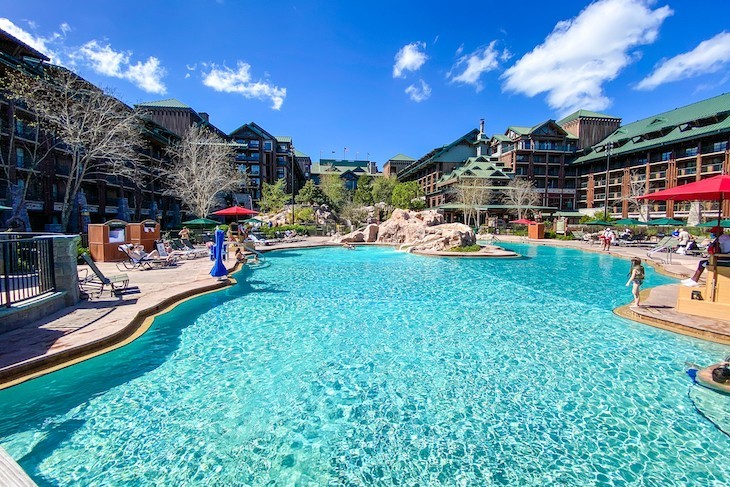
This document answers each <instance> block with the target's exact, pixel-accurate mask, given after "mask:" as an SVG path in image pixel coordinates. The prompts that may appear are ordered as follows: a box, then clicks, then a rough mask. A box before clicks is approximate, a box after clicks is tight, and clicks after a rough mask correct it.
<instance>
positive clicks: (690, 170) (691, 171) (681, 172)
mask: <svg viewBox="0 0 730 487" xmlns="http://www.w3.org/2000/svg"><path fill="white" fill-rule="evenodd" d="M695 174H697V168H696V167H685V168H682V169H678V170H677V176H678V177H683V176H694V175H695Z"/></svg>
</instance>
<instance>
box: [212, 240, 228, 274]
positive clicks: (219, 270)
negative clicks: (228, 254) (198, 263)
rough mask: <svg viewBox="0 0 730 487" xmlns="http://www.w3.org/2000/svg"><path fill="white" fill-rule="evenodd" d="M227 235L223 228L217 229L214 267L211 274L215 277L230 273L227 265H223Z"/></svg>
mask: <svg viewBox="0 0 730 487" xmlns="http://www.w3.org/2000/svg"><path fill="white" fill-rule="evenodd" d="M225 238H226V236H225V234H224V233H223V230H216V231H215V246H214V247H213V258H214V259H215V262H214V263H213V268H212V269H211V270H210V275H211V276H213V277H225V276H227V275H228V270H227V269H226V266H224V265H223V242H224V240H225Z"/></svg>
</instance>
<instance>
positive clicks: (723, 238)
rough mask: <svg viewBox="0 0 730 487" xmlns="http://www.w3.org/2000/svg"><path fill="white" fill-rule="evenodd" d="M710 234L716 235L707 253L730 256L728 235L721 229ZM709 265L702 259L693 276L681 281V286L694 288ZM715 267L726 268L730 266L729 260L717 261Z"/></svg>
mask: <svg viewBox="0 0 730 487" xmlns="http://www.w3.org/2000/svg"><path fill="white" fill-rule="evenodd" d="M711 233H712V234H713V235H717V237H716V238H715V239H714V240H713V241H712V243H711V244H710V245H709V246H708V247H707V251H708V253H710V254H730V234H726V233H723V230H722V228H721V227H714V228H713V229H712V230H711ZM709 263H710V261H709V259H702V260H701V261H699V263H698V264H697V270H696V271H695V273H694V275H693V276H692V277H690V278H689V279H685V280H683V281H682V284H684V285H685V286H696V285H697V283H698V282H699V280H700V277H701V276H702V273H703V272H704V271H705V268H706V267H707V266H708V265H709ZM717 265H718V266H721V267H728V266H730V259H717Z"/></svg>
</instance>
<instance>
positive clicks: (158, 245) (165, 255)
mask: <svg viewBox="0 0 730 487" xmlns="http://www.w3.org/2000/svg"><path fill="white" fill-rule="evenodd" d="M155 249H157V255H158V256H159V258H160V259H161V260H163V261H166V262H167V265H176V263H177V261H178V260H180V259H182V258H183V257H184V258H186V259H193V258H195V256H194V255H191V252H183V251H181V250H173V251H172V252H168V251H167V249H166V248H165V244H164V243H163V242H160V241H157V242H155Z"/></svg>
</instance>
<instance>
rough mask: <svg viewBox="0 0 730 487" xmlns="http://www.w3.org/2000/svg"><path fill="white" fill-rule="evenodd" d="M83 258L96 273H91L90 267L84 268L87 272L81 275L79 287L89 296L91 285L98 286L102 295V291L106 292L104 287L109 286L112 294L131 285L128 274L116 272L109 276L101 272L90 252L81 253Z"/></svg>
mask: <svg viewBox="0 0 730 487" xmlns="http://www.w3.org/2000/svg"><path fill="white" fill-rule="evenodd" d="M81 258H82V259H84V262H86V265H88V266H89V269H91V272H93V273H94V275H89V269H82V271H84V272H85V274H84V275H83V276H79V287H80V288H81V290H82V291H84V292H85V293H86V294H88V295H89V296H90V295H91V293H90V292H89V290H88V288H89V287H98V288H99V293H98V294H99V295H101V293H103V292H104V287H105V286H109V295H110V296H111V295H112V294H114V293H117V292H121V291H124V290H125V289H127V286H128V285H129V277H128V276H127V275H126V274H115V275H113V276H109V277H107V276H105V275H104V274H103V273H102V272H101V270H99V268H98V267H97V266H96V263H95V262H94V261H93V260H92V259H91V257H90V256H89V254H87V253H83V254H81Z"/></svg>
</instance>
